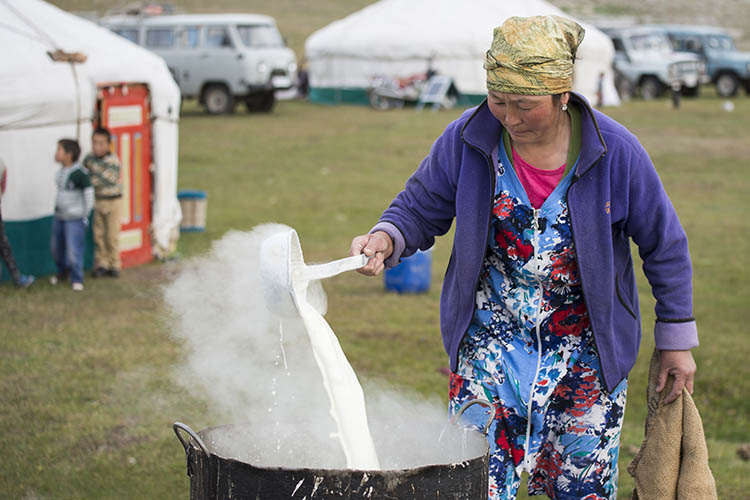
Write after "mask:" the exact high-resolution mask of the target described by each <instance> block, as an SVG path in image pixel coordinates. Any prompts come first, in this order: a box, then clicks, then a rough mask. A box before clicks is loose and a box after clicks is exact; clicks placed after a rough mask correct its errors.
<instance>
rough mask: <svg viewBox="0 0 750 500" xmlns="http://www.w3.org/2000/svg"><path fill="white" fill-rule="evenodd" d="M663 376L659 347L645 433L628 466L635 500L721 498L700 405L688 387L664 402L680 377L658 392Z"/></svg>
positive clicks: (651, 374)
mask: <svg viewBox="0 0 750 500" xmlns="http://www.w3.org/2000/svg"><path fill="white" fill-rule="evenodd" d="M658 376H659V351H658V350H655V351H654V354H653V355H652V356H651V364H650V366H649V371H648V388H647V390H646V400H647V402H648V416H647V417H646V431H645V436H644V439H643V443H642V444H641V448H640V450H638V453H637V454H636V456H635V458H633V461H632V462H630V465H628V472H629V473H630V475H631V476H633V478H634V479H635V490H634V491H633V500H716V499H717V495H716V483H715V482H714V477H713V474H711V469H710V468H709V466H708V449H707V448H706V438H705V436H704V435H703V423H702V422H701V417H700V415H699V414H698V408H696V406H695V403H694V402H693V398H692V397H690V393H688V391H687V389H683V390H682V395H681V396H680V397H678V398H677V399H676V400H675V401H673V402H671V403H669V404H664V402H663V400H664V398H665V397H666V396H667V394H669V392H670V390H671V388H672V385H673V383H674V377H672V376H670V377H669V378H668V380H667V384H666V386H665V387H664V389H663V390H662V391H661V393H658V392H656V386H657V382H658V380H657V379H658Z"/></svg>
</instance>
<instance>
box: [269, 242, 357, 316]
mask: <svg viewBox="0 0 750 500" xmlns="http://www.w3.org/2000/svg"><path fill="white" fill-rule="evenodd" d="M367 261H368V258H367V257H366V256H365V255H364V254H360V255H355V256H353V257H346V258H343V259H339V260H334V261H332V262H327V263H325V264H317V265H311V266H308V265H307V264H305V261H304V258H303V257H302V247H301V246H300V243H299V236H298V235H297V231H295V230H294V229H292V228H289V230H288V231H282V232H279V233H276V234H274V235H272V236H269V237H268V238H266V239H265V240H264V241H263V243H262V245H261V248H260V279H261V283H262V285H263V298H264V299H265V302H266V306H267V307H268V309H269V310H271V312H274V313H276V314H278V315H279V316H284V317H294V316H297V315H299V304H300V302H302V301H305V302H308V300H307V299H308V293H307V292H308V287H310V286H316V287H317V286H319V283H318V281H319V280H321V279H324V278H330V277H332V276H336V275H337V274H341V273H343V272H346V271H352V270H354V269H359V268H360V267H362V266H364V265H365V264H367ZM322 296H324V295H323V294H322V293H314V294H311V296H310V299H311V300H310V301H309V302H310V305H312V306H313V307H314V308H315V309H316V310H317V311H318V312H319V313H321V314H324V313H325V303H324V302H323V303H322V304H321V303H319V301H320V300H321V299H320V297H322Z"/></svg>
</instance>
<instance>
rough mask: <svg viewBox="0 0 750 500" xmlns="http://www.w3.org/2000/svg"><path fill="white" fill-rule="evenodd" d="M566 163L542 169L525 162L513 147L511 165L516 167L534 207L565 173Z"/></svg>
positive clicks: (553, 188) (546, 195)
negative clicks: (551, 168) (557, 166)
mask: <svg viewBox="0 0 750 500" xmlns="http://www.w3.org/2000/svg"><path fill="white" fill-rule="evenodd" d="M566 165H567V163H563V165H562V166H561V167H559V168H556V169H554V170H542V169H540V168H536V167H535V166H533V165H530V164H528V163H526V161H524V159H523V158H521V157H520V156H518V153H516V150H515V149H513V166H514V167H515V169H516V175H518V179H519V180H520V181H521V185H522V186H523V188H524V189H525V190H526V194H527V195H528V197H529V201H530V202H531V206H532V207H534V208H540V207H541V206H542V204H543V203H544V200H546V199H547V197H548V196H549V195H550V194H552V191H554V190H555V188H556V187H557V185H558V184H559V182H560V180H561V179H562V177H563V174H564V173H565V166H566Z"/></svg>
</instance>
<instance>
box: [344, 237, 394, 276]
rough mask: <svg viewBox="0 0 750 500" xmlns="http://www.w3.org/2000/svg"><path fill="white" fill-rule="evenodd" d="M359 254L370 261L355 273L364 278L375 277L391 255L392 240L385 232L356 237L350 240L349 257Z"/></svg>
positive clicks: (381, 270)
mask: <svg viewBox="0 0 750 500" xmlns="http://www.w3.org/2000/svg"><path fill="white" fill-rule="evenodd" d="M361 253H363V254H365V255H366V256H368V257H370V261H369V262H368V263H367V264H366V265H365V266H364V267H361V268H359V269H357V272H358V273H361V274H364V275H365V276H377V275H378V274H380V273H381V272H383V269H385V264H384V263H383V262H384V261H385V260H386V259H387V258H388V257H390V256H391V254H392V253H393V240H391V237H390V236H388V233H386V232H385V231H376V232H374V233H372V234H363V235H362V236H357V237H355V238H354V239H353V240H352V246H351V247H350V248H349V255H359V254H361Z"/></svg>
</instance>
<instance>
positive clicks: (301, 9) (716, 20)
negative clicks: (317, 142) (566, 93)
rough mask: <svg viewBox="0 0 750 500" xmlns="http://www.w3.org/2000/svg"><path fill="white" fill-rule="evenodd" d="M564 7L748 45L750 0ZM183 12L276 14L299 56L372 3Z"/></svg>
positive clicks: (92, 7)
mask: <svg viewBox="0 0 750 500" xmlns="http://www.w3.org/2000/svg"><path fill="white" fill-rule="evenodd" d="M498 1H507V0H498ZM548 1H549V2H550V3H551V4H553V5H556V6H557V7H559V8H560V9H562V10H564V11H565V12H569V13H570V14H571V15H574V16H576V17H578V18H580V19H583V20H586V21H591V22H592V24H596V22H597V21H598V20H606V19H612V18H623V19H625V20H626V21H633V22H636V23H637V22H647V23H664V22H670V23H681V24H712V25H718V26H723V27H725V28H729V29H731V30H732V33H733V34H734V35H735V39H736V40H737V44H738V45H739V46H740V47H741V48H743V49H745V50H750V33H747V30H748V28H750V26H748V20H750V1H748V0H714V1H713V2H711V3H710V8H706V7H707V5H708V4H707V3H706V2H705V1H699V0H675V1H663V0H641V1H640V2H629V3H623V2H622V1H621V0H548ZM52 3H53V4H55V5H57V6H58V7H61V8H63V9H65V10H69V11H78V12H87V13H91V14H98V15H103V14H104V13H105V12H106V11H107V10H108V9H110V8H113V7H119V8H121V7H125V6H127V5H131V4H134V3H138V2H134V1H132V0H52ZM171 3H172V4H174V5H175V6H176V7H177V8H179V9H181V10H183V11H185V12H254V13H258V14H268V15H270V16H273V17H274V18H275V19H276V21H277V23H278V25H279V29H280V30H281V33H282V34H283V35H284V37H286V39H287V43H288V45H289V46H290V47H291V48H292V49H293V50H294V51H295V53H296V54H297V57H298V58H299V59H300V60H301V59H302V56H303V55H304V43H305V40H306V39H307V37H308V36H310V35H311V34H312V33H313V32H314V31H316V30H318V29H320V28H322V27H323V26H326V25H327V24H329V23H331V22H333V21H335V20H336V19H340V18H342V17H344V16H346V15H348V14H351V13H352V12H356V11H357V10H359V9H361V8H363V7H365V6H366V5H368V4H370V3H373V2H372V0H343V1H342V0H314V1H310V0H274V1H273V2H269V1H268V0H213V1H212V2H211V4H210V5H206V2H205V0H175V1H173V2H171Z"/></svg>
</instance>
